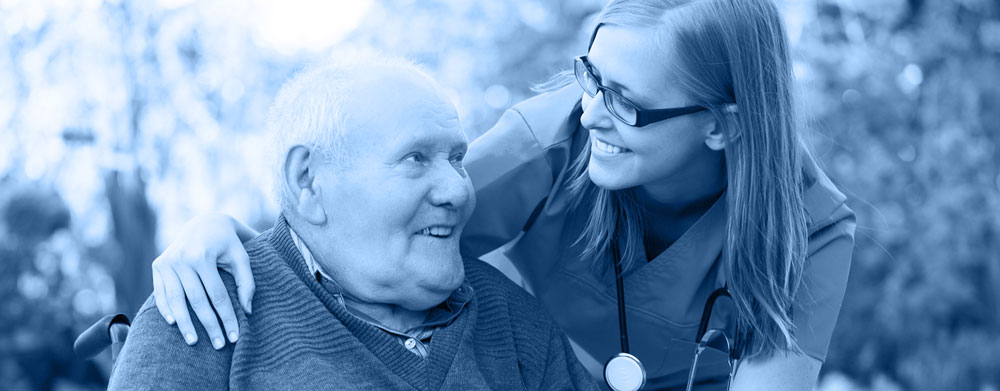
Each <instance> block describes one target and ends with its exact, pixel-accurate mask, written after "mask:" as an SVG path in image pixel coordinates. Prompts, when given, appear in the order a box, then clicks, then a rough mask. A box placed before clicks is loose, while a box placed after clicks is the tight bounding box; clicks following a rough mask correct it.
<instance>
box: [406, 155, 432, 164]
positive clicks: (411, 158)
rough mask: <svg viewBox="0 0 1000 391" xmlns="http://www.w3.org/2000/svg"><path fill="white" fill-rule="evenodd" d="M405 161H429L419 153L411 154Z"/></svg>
mask: <svg viewBox="0 0 1000 391" xmlns="http://www.w3.org/2000/svg"><path fill="white" fill-rule="evenodd" d="M403 161H404V162H413V163H423V162H425V161H427V159H425V158H424V155H421V154H419V153H411V154H409V155H406V157H404V158H403Z"/></svg>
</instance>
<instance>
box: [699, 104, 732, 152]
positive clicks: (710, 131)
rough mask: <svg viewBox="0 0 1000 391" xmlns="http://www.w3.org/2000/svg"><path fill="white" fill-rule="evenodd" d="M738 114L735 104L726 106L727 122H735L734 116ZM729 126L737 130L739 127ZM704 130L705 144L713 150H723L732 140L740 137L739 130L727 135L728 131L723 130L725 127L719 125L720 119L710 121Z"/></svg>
mask: <svg viewBox="0 0 1000 391" xmlns="http://www.w3.org/2000/svg"><path fill="white" fill-rule="evenodd" d="M736 115H737V112H736V105H735V104H734V105H730V106H728V107H726V110H725V120H726V121H727V122H734V120H735V119H736V118H734V117H735V116H736ZM728 128H729V129H730V131H736V130H735V129H737V128H738V127H735V126H729V127H728ZM702 131H703V133H704V134H705V145H706V146H708V148H709V149H711V150H713V151H722V150H724V149H726V146H727V145H729V144H730V143H732V142H735V141H736V140H738V139H739V138H740V134H739V133H738V131H736V132H737V133H736V134H731V135H728V137H727V135H726V132H725V131H723V127H722V126H720V125H719V120H714V121H710V122H708V123H707V124H706V125H705V127H704V128H703V129H702Z"/></svg>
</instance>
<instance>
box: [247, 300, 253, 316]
mask: <svg viewBox="0 0 1000 391" xmlns="http://www.w3.org/2000/svg"><path fill="white" fill-rule="evenodd" d="M251 307H253V305H252V304H250V303H247V313H248V314H250V313H253V309H252V308H251Z"/></svg>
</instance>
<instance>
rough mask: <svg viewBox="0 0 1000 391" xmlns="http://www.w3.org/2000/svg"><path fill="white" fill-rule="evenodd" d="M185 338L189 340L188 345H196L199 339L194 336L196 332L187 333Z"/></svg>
mask: <svg viewBox="0 0 1000 391" xmlns="http://www.w3.org/2000/svg"><path fill="white" fill-rule="evenodd" d="M184 339H186V340H187V343H188V345H194V343H195V342H198V340H197V339H195V338H194V334H191V333H187V334H185V335H184Z"/></svg>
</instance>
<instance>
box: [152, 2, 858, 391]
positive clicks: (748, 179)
mask: <svg viewBox="0 0 1000 391" xmlns="http://www.w3.org/2000/svg"><path fill="white" fill-rule="evenodd" d="M574 74H575V79H576V83H573V84H571V85H567V86H565V87H561V88H558V89H556V90H554V91H552V92H548V93H545V94H542V95H539V96H537V97H534V98H531V99H529V100H527V101H525V102H522V103H520V104H518V105H516V106H515V107H513V108H512V109H510V110H508V111H507V112H506V113H505V114H504V115H503V117H502V118H501V119H500V121H499V122H498V123H497V124H496V126H494V127H493V128H492V129H491V130H490V131H488V132H487V133H486V134H484V135H483V136H482V137H480V138H479V139H477V140H476V141H474V142H473V143H472V145H471V146H470V150H469V152H468V155H467V157H466V159H465V162H466V167H467V170H468V172H469V175H470V176H471V177H472V180H473V183H474V185H475V186H476V190H477V193H476V195H477V199H478V206H477V209H476V212H475V214H474V216H473V217H472V219H471V220H470V222H469V223H468V224H467V226H466V228H465V233H464V236H463V237H462V244H463V251H464V255H465V256H480V255H483V254H485V253H487V252H489V251H491V250H494V249H496V248H499V247H501V246H502V245H504V244H507V243H508V242H511V241H513V240H514V239H515V238H516V239H517V241H515V242H514V243H512V244H510V245H509V247H508V248H507V251H506V256H507V257H508V258H509V259H510V260H511V262H512V263H513V264H514V265H515V266H516V267H517V269H518V271H519V272H520V274H521V275H522V276H523V277H524V279H525V282H526V284H527V285H528V287H530V289H531V290H532V291H533V293H534V294H535V295H536V296H537V297H538V298H539V299H540V300H541V301H542V302H543V303H544V304H545V305H546V307H547V308H548V310H549V311H550V312H551V313H552V315H554V316H555V318H556V319H557V320H558V321H559V322H560V324H561V326H562V327H563V329H564V331H565V332H566V333H567V334H568V335H569V337H570V339H571V340H572V341H574V343H575V344H577V345H578V346H577V347H578V348H579V349H578V350H577V352H578V355H579V356H580V359H581V360H582V361H583V362H584V363H585V364H591V366H593V367H596V368H595V369H594V372H595V375H597V376H600V364H599V363H598V362H603V361H605V360H607V359H608V358H609V357H612V356H614V355H615V354H616V353H619V352H621V351H622V348H623V347H625V346H623V345H624V344H623V343H621V342H622V341H621V340H622V339H623V338H622V337H623V335H622V334H625V333H623V332H622V330H620V326H622V325H621V324H620V323H619V321H620V319H623V317H621V316H620V311H619V308H618V303H619V302H620V300H619V299H618V297H619V293H618V292H621V293H623V294H624V298H625V299H626V300H627V301H626V303H627V305H626V306H624V313H625V317H624V319H627V326H625V329H626V330H627V336H628V337H629V339H630V340H631V342H632V344H631V352H630V353H632V354H633V355H634V356H635V357H638V359H639V360H641V362H642V366H643V367H644V369H645V374H646V377H647V380H646V382H645V386H646V387H647V388H657V389H659V388H672V387H683V385H684V384H685V383H686V382H687V381H688V374H689V368H690V367H691V366H692V358H693V357H694V354H695V351H696V346H697V341H698V337H700V335H699V334H701V333H700V332H699V329H705V328H717V329H721V330H723V331H724V333H725V335H727V336H728V337H729V340H730V341H731V342H733V343H734V346H733V348H732V350H733V355H732V356H733V357H741V358H742V360H741V364H740V366H739V370H738V371H736V373H735V377H734V378H733V380H732V386H731V387H732V388H731V389H733V390H757V389H761V390H765V389H766V390H786V389H787V390H811V389H812V387H813V385H814V383H815V381H816V377H817V375H818V372H819V368H820V366H821V363H822V361H823V360H824V358H825V356H826V352H827V347H828V345H829V342H830V337H831V335H832V333H833V328H834V325H835V324H836V320H837V315H838V312H839V310H840V305H841V302H842V300H843V295H844V290H845V287H846V282H847V275H848V270H849V268H850V260H851V253H852V249H853V245H854V240H853V236H854V228H855V222H854V213H853V212H852V211H851V210H850V209H849V208H848V207H847V206H846V204H845V197H844V195H843V194H842V193H841V192H839V191H838V190H837V189H836V188H835V187H834V186H833V185H832V183H831V182H830V180H829V179H828V178H827V177H826V176H825V175H824V174H823V172H822V171H820V170H819V169H818V168H817V166H816V164H815V163H814V162H813V160H812V158H811V157H810V156H809V154H808V153H807V152H806V150H805V148H804V147H803V145H802V142H801V140H800V137H799V134H798V132H799V131H800V130H801V125H800V124H799V122H798V121H797V116H796V107H795V101H794V99H793V98H794V94H793V80H792V72H791V62H790V60H789V53H788V43H787V38H786V34H785V31H784V27H783V23H782V21H781V16H780V14H779V12H778V10H777V8H776V7H775V5H774V4H773V3H772V2H771V1H770V0H673V1H671V0H615V1H612V2H611V3H610V4H609V5H607V6H606V7H605V9H604V10H603V11H602V13H601V14H600V16H599V18H598V24H597V26H596V27H595V29H594V34H593V38H592V41H591V46H590V50H589V52H588V54H587V55H586V56H581V57H579V58H577V59H575V63H574ZM581 98H582V99H581ZM190 226H191V230H190V231H189V233H188V234H187V235H186V236H185V237H184V238H182V239H181V240H179V241H178V242H177V243H174V244H173V245H171V246H170V248H168V249H167V251H166V252H165V253H164V254H163V255H161V256H160V257H159V258H158V259H157V260H156V262H154V267H153V270H154V280H155V296H156V300H157V306H158V307H159V308H160V311H161V313H162V314H163V316H164V318H166V319H167V321H168V322H171V323H173V322H174V321H176V322H177V324H178V326H179V327H180V328H181V331H182V332H185V333H187V332H189V331H191V330H193V328H192V323H191V321H190V317H189V315H188V311H187V307H186V305H185V302H184V300H185V293H186V295H187V300H188V301H189V302H190V303H191V305H192V308H193V309H194V310H195V313H196V314H197V315H198V318H199V320H200V321H201V323H202V324H203V325H204V326H205V328H206V330H207V331H208V333H209V335H210V336H212V337H213V338H215V336H222V335H223V334H222V332H221V330H222V328H220V327H219V325H218V323H219V322H218V321H217V320H216V317H215V315H216V314H215V312H213V310H212V307H211V306H210V304H209V303H211V305H214V308H215V310H216V312H217V313H218V316H219V319H221V320H222V322H221V323H222V324H223V327H224V329H225V330H226V331H227V332H229V333H230V334H229V336H230V340H234V339H236V338H237V337H238V334H237V332H238V328H237V325H236V323H235V321H234V319H235V316H234V315H233V313H234V309H233V306H232V303H230V302H229V300H228V299H227V298H228V296H227V295H226V291H225V288H224V286H223V284H222V283H221V281H220V280H219V276H218V273H217V271H216V267H221V268H223V269H225V270H228V271H230V272H231V273H232V274H233V275H234V276H235V277H236V280H237V283H238V285H239V291H240V298H241V306H242V307H243V309H244V310H245V311H247V312H250V311H251V309H252V307H251V300H250V298H251V296H252V293H253V279H252V277H251V274H250V271H249V270H248V269H249V266H248V264H247V262H246V254H245V252H244V251H243V249H242V247H241V245H240V243H241V242H240V240H241V239H242V240H247V239H249V238H251V237H253V236H254V235H256V233H255V232H253V231H252V230H250V229H249V228H247V227H245V226H243V225H242V224H239V223H237V222H235V221H233V220H232V219H231V218H229V217H227V216H221V215H209V216H203V217H200V218H198V219H196V220H195V221H194V222H192V223H191V225H190ZM616 259H620V263H619V266H620V269H621V271H620V273H621V275H622V276H623V278H621V280H620V281H621V284H620V285H621V288H620V289H619V287H618V286H616V277H615V276H616V275H617V273H616V272H615V271H614V267H613V266H614V265H615V263H616V261H615V260H616ZM720 293H726V294H728V296H730V297H731V298H732V300H731V301H730V302H729V303H730V304H731V305H729V306H728V307H725V306H724V307H723V308H719V309H716V310H714V311H713V310H711V309H709V308H706V307H708V306H707V304H708V302H709V298H710V297H711V298H717V297H722V296H726V295H725V294H722V295H720ZM703 315H704V316H703ZM703 317H704V318H706V319H705V320H704V321H703ZM706 326H707V327H706ZM720 346H721V345H720ZM707 352H708V353H705V355H704V356H703V357H702V358H701V359H700V360H699V361H698V364H697V365H698V372H697V379H696V380H695V382H696V383H697V384H698V385H697V386H696V387H695V388H696V389H706V387H708V388H712V387H721V388H724V387H725V386H726V384H727V381H726V379H727V378H728V375H729V374H730V367H729V365H728V364H729V363H728V362H727V357H726V355H725V354H722V353H720V352H718V351H715V350H712V349H709V350H708V351H707ZM594 364H596V365H594Z"/></svg>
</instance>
